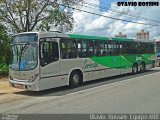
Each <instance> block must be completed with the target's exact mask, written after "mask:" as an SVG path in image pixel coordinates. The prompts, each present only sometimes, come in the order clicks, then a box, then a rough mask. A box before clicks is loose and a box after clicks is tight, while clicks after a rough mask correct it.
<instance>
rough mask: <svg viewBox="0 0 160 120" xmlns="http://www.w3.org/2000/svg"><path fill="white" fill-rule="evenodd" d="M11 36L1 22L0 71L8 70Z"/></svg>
mask: <svg viewBox="0 0 160 120" xmlns="http://www.w3.org/2000/svg"><path fill="white" fill-rule="evenodd" d="M9 42H10V37H9V35H8V34H7V29H6V27H5V26H4V25H1V24H0V72H2V71H3V72H5V73H6V72H8V64H9V57H10V55H9V53H10V46H9Z"/></svg>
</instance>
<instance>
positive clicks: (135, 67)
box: [132, 63, 138, 74]
mask: <svg viewBox="0 0 160 120" xmlns="http://www.w3.org/2000/svg"><path fill="white" fill-rule="evenodd" d="M137 72H138V65H137V64H136V63H135V64H133V66H132V74H137Z"/></svg>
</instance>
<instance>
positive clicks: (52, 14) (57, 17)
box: [0, 0, 83, 33]
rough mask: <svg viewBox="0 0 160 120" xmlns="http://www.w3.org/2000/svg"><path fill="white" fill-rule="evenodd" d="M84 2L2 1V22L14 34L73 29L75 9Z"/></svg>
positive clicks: (0, 8) (46, 0)
mask: <svg viewBox="0 0 160 120" xmlns="http://www.w3.org/2000/svg"><path fill="white" fill-rule="evenodd" d="M82 1H83V0H54V1H53V0H16V1H15V0H1V1H0V21H1V22H3V23H5V24H6V25H7V27H8V28H9V29H12V31H13V32H16V33H17V32H26V31H32V30H45V31H49V30H50V29H51V28H53V27H56V28H59V29H61V30H63V31H69V30H72V28H73V16H72V14H73V8H72V7H77V6H78V4H82Z"/></svg>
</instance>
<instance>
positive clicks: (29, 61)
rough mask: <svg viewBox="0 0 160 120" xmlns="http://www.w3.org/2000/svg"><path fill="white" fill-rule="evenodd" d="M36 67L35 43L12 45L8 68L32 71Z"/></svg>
mask: <svg viewBox="0 0 160 120" xmlns="http://www.w3.org/2000/svg"><path fill="white" fill-rule="evenodd" d="M36 66H37V43H26V44H13V45H12V59H11V63H10V68H11V69H14V70H20V71H26V70H32V69H34V68H35V67H36Z"/></svg>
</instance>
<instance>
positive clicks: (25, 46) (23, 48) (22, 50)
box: [19, 43, 29, 70]
mask: <svg viewBox="0 0 160 120" xmlns="http://www.w3.org/2000/svg"><path fill="white" fill-rule="evenodd" d="M28 45H29V43H26V44H25V45H24V47H22V49H21V50H20V54H19V70H21V57H22V54H23V52H24V50H25V49H26V48H27V46H28Z"/></svg>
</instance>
